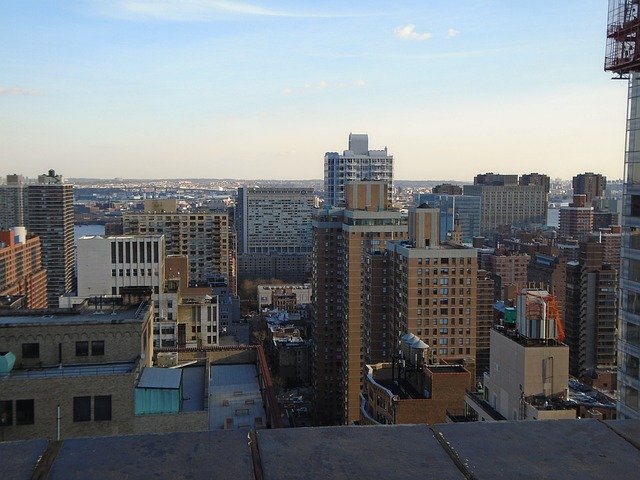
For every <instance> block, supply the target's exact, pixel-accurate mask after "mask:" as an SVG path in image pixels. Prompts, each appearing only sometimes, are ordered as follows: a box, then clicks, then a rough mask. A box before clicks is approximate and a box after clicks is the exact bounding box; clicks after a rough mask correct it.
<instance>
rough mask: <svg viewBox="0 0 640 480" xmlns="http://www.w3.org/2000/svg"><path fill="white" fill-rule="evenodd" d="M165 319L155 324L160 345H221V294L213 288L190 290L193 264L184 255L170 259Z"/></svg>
mask: <svg viewBox="0 0 640 480" xmlns="http://www.w3.org/2000/svg"><path fill="white" fill-rule="evenodd" d="M166 266H167V268H166V271H165V275H166V284H165V291H164V297H163V299H164V303H163V309H164V317H163V318H162V319H161V321H159V322H158V323H157V324H156V325H154V330H155V338H156V346H161V347H176V346H177V347H191V348H193V347H206V346H214V345H218V344H219V338H220V328H219V325H220V309H219V304H218V300H219V297H218V295H214V294H213V293H212V290H211V288H209V287H189V283H188V276H189V262H188V259H187V257H186V256H184V255H169V256H168V257H167V259H166Z"/></svg>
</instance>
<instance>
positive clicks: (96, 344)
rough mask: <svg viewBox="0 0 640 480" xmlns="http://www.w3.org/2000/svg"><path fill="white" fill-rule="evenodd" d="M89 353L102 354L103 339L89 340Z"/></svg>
mask: <svg viewBox="0 0 640 480" xmlns="http://www.w3.org/2000/svg"><path fill="white" fill-rule="evenodd" d="M91 355H104V340H93V341H92V342H91Z"/></svg>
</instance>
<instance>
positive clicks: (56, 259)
mask: <svg viewBox="0 0 640 480" xmlns="http://www.w3.org/2000/svg"><path fill="white" fill-rule="evenodd" d="M27 228H28V230H29V231H30V232H31V233H32V234H33V235H37V236H38V237H40V243H41V246H42V264H43V267H44V268H45V270H46V271H47V301H48V305H49V307H52V308H53V307H57V306H58V299H59V297H60V296H61V295H64V294H65V293H68V292H72V291H73V290H74V274H75V249H74V244H73V185H71V184H69V183H65V182H64V180H63V178H62V176H61V175H56V173H55V171H54V170H49V172H48V173H47V174H44V175H39V176H38V183H35V184H30V185H29V186H28V188H27Z"/></svg>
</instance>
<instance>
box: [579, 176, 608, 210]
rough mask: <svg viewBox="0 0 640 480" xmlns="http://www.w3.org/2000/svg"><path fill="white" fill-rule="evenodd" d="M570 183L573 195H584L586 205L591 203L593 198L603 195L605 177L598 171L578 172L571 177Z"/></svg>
mask: <svg viewBox="0 0 640 480" xmlns="http://www.w3.org/2000/svg"><path fill="white" fill-rule="evenodd" d="M571 183H572V185H573V194H574V195H586V199H587V200H586V203H587V205H591V202H592V201H593V200H594V199H595V198H598V197H604V194H605V191H606V189H607V177H605V176H604V175H600V174H599V173H593V172H587V173H580V174H578V175H576V176H575V177H573V180H572V182H571Z"/></svg>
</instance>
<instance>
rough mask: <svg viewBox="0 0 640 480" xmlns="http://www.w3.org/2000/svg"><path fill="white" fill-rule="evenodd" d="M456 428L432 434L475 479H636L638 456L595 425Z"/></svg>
mask: <svg viewBox="0 0 640 480" xmlns="http://www.w3.org/2000/svg"><path fill="white" fill-rule="evenodd" d="M459 425H461V426H462V428H459V429H458V428H451V427H452V426H453V424H446V425H436V426H435V428H434V429H435V430H436V431H438V432H440V433H442V435H443V436H444V438H445V439H446V440H447V442H448V443H449V444H450V445H451V448H452V449H453V450H454V451H455V452H456V454H457V455H458V457H459V458H460V459H464V463H465V465H466V467H467V468H468V470H469V472H470V473H471V474H472V475H473V478H477V479H484V478H487V479H489V478H491V479H504V480H511V479H514V478H518V479H519V480H528V479H531V480H534V479H536V480H537V479H540V478H562V479H564V480H572V479H575V480H583V479H587V478H594V479H595V478H635V477H636V476H637V473H638V469H640V452H639V451H638V450H637V449H636V448H635V447H634V446H633V445H631V444H630V443H629V442H627V441H626V440H624V439H623V438H622V437H620V436H619V435H618V434H617V433H616V432H614V431H613V430H612V429H611V428H609V427H608V426H607V425H606V424H605V423H603V422H600V421H598V420H594V419H581V420H545V421H537V422H536V421H522V422H511V421H507V422H490V423H487V422H474V423H467V424H459ZM479 439H482V441H479Z"/></svg>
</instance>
